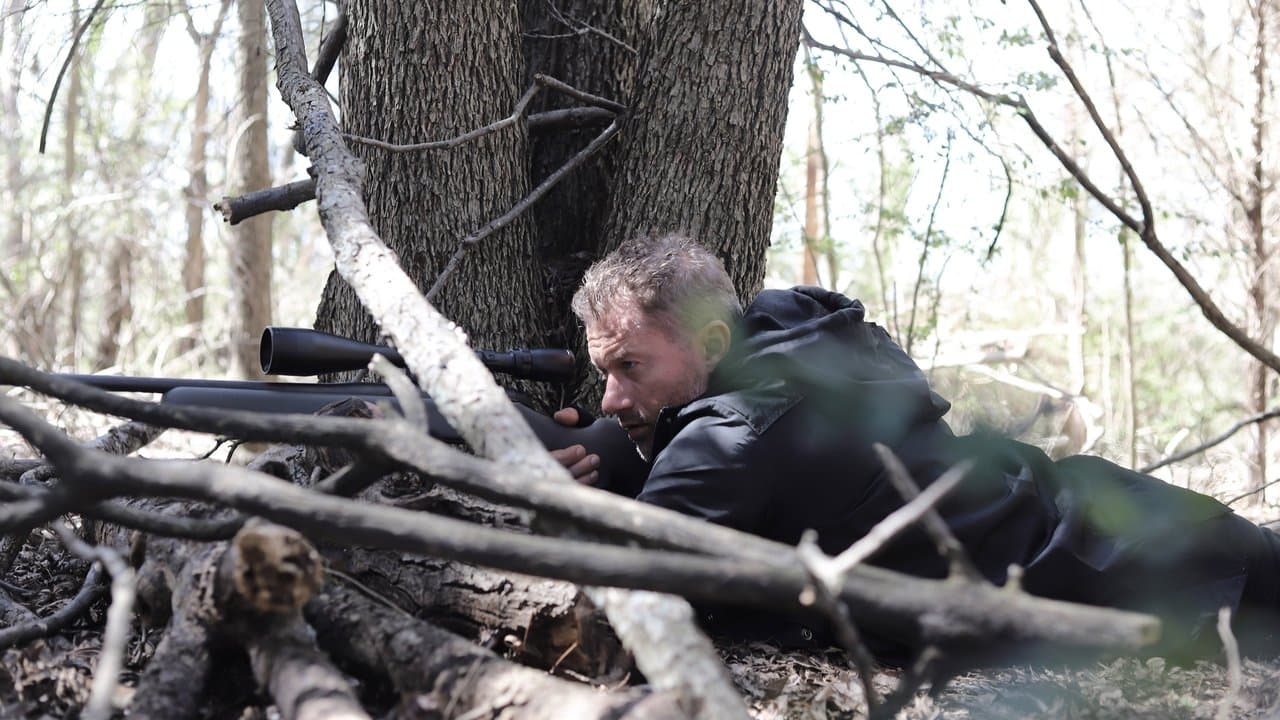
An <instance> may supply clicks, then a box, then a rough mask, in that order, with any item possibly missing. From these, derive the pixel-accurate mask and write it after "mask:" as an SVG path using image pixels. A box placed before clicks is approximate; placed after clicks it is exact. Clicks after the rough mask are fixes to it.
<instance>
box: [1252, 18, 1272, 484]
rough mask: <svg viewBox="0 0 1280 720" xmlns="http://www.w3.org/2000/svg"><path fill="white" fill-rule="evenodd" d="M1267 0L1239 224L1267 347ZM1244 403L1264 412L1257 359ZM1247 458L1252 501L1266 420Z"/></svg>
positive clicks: (1262, 462) (1263, 467)
mask: <svg viewBox="0 0 1280 720" xmlns="http://www.w3.org/2000/svg"><path fill="white" fill-rule="evenodd" d="M1270 1H1271V0H1255V3H1254V5H1253V8H1252V10H1253V20H1254V23H1255V24H1256V31H1257V35H1256V38H1255V43H1254V65H1253V77H1252V79H1253V85H1254V87H1253V90H1254V106H1253V117H1252V118H1251V123H1252V125H1253V146H1252V149H1253V157H1252V158H1250V166H1251V167H1250V174H1249V178H1248V181H1247V184H1248V187H1249V194H1248V198H1249V200H1248V202H1249V204H1248V206H1247V207H1246V208H1245V225H1246V232H1247V233H1248V242H1249V248H1250V250H1251V258H1250V259H1251V260H1252V265H1253V267H1252V270H1253V272H1252V277H1251V283H1250V287H1249V300H1250V310H1251V311H1252V315H1253V319H1254V323H1255V325H1256V327H1255V332H1256V335H1255V337H1257V338H1258V342H1260V343H1262V344H1263V345H1265V346H1267V347H1270V346H1271V344H1272V341H1273V337H1274V335H1275V323H1274V320H1273V317H1272V316H1273V314H1274V312H1275V309H1274V308H1273V307H1272V303H1273V298H1272V295H1273V288H1272V284H1273V283H1272V279H1271V278H1272V275H1273V272H1274V270H1273V269H1272V267H1271V263H1272V257H1271V255H1272V252H1273V251H1272V248H1271V246H1270V239H1269V238H1268V233H1267V225H1266V221H1265V220H1264V218H1265V217H1266V207H1265V206H1266V203H1267V200H1268V195H1269V194H1270V181H1269V179H1268V173H1267V166H1266V158H1265V157H1264V155H1263V153H1264V152H1265V150H1266V147H1267V129H1268V116H1267V111H1268V110H1267V106H1268V100H1269V99H1270V94H1271V93H1270V86H1269V85H1268V77H1267V53H1268V52H1269V51H1270V47H1269V45H1270V43H1269V42H1268V39H1267V25H1268V22H1269V15H1270V13H1269V11H1270V7H1269V5H1270ZM1250 365H1252V367H1251V368H1250V376H1251V377H1250V387H1249V405H1250V408H1249V409H1250V411H1251V414H1257V413H1263V412H1266V411H1267V405H1268V403H1269V401H1270V392H1269V389H1270V382H1271V376H1272V373H1273V371H1272V369H1271V368H1269V367H1267V366H1266V365H1265V364H1263V363H1262V362H1259V361H1255V362H1251V363H1250ZM1253 433H1254V438H1253V457H1252V462H1250V463H1249V480H1250V483H1249V485H1250V489H1252V490H1254V491H1255V492H1256V494H1255V495H1254V496H1253V502H1257V503H1261V502H1263V499H1264V498H1263V492H1262V490H1263V488H1264V487H1265V486H1266V484H1267V466H1268V463H1269V460H1270V459H1269V457H1268V450H1267V440H1268V427H1267V423H1265V422H1260V423H1257V424H1256V425H1254V431H1253Z"/></svg>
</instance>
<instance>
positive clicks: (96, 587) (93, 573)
mask: <svg viewBox="0 0 1280 720" xmlns="http://www.w3.org/2000/svg"><path fill="white" fill-rule="evenodd" d="M103 572H104V571H103V569H102V567H101V566H100V565H94V566H93V567H91V568H89V574H88V575H85V578H84V583H83V584H82V585H81V586H80V591H79V592H78V593H76V596H75V597H73V598H71V602H68V603H67V604H66V605H63V606H62V607H60V608H58V610H57V612H55V613H53V614H52V615H50V616H49V617H45V618H40V619H39V620H37V621H35V622H32V623H28V624H25V625H14V626H12V627H7V628H0V650H5V649H7V648H11V647H13V646H14V645H18V644H21V643H25V642H28V641H31V640H35V639H36V638H42V637H49V636H50V635H52V634H54V633H56V632H58V631H60V630H62V628H64V627H66V626H68V625H70V624H71V623H72V622H73V621H74V620H76V618H79V617H80V616H81V615H83V614H84V613H86V612H88V611H89V606H90V605H92V604H93V603H94V601H95V600H97V599H98V598H99V597H100V596H101V595H102V593H103V591H104V590H105V589H106V587H105V586H104V585H103V584H102V575H103Z"/></svg>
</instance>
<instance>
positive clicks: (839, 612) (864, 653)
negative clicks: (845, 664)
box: [796, 530, 880, 713]
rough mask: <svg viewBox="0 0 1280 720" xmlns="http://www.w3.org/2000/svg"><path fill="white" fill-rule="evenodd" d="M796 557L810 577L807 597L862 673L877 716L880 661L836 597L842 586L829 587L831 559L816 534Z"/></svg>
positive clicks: (807, 533)
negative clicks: (869, 648)
mask: <svg viewBox="0 0 1280 720" xmlns="http://www.w3.org/2000/svg"><path fill="white" fill-rule="evenodd" d="M796 557H798V558H799V559H800V564H801V565H802V566H803V567H804V569H805V572H806V573H807V574H808V575H809V587H807V588H806V592H811V593H812V595H811V596H806V597H810V598H811V599H812V600H813V601H814V602H815V604H817V606H818V609H819V610H821V611H822V613H823V615H825V616H826V617H827V619H828V620H830V621H831V625H832V627H834V628H835V631H836V639H837V640H839V641H840V645H841V646H842V647H843V648H844V651H845V654H846V655H848V656H849V661H850V662H852V663H853V666H854V668H855V669H856V670H857V672H858V679H859V680H861V681H862V692H863V694H865V695H866V697H867V709H868V711H869V712H872V713H874V712H875V710H876V708H877V707H879V705H880V696H879V694H878V693H876V688H875V684H874V683H873V682H872V680H873V678H875V673H876V662H875V659H874V658H872V657H871V651H870V650H868V649H867V646H866V645H864V644H863V643H862V637H861V635H860V634H859V633H858V628H857V626H856V625H854V624H853V619H852V618H850V617H849V606H848V605H845V604H844V603H843V602H841V601H840V600H839V599H838V598H836V596H835V594H834V591H833V588H834V587H839V586H838V584H837V585H829V584H828V581H827V579H826V577H825V574H824V570H825V569H826V566H827V563H828V562H829V560H828V558H827V556H826V555H825V554H823V552H822V549H821V548H819V547H818V541H817V533H816V532H814V531H813V530H806V531H805V533H804V535H803V536H802V537H801V538H800V544H799V545H798V546H796Z"/></svg>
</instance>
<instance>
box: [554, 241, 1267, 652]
mask: <svg viewBox="0 0 1280 720" xmlns="http://www.w3.org/2000/svg"><path fill="white" fill-rule="evenodd" d="M573 309H574V312H575V313H576V314H577V315H578V317H579V318H580V319H581V321H582V323H583V325H584V326H585V329H586V335H587V346H588V350H589V352H590V355H591V361H592V363H594V365H595V366H596V367H597V368H598V369H599V370H600V372H601V373H602V374H603V376H604V380H605V390H604V397H603V399H602V401H601V410H602V411H603V412H604V413H606V414H609V415H613V416H615V417H616V418H617V419H618V422H619V423H621V425H622V426H623V428H624V429H626V431H627V433H628V435H629V436H630V437H631V439H632V440H633V441H634V442H635V444H636V448H637V450H639V452H640V454H641V455H642V456H643V457H644V458H645V460H646V461H647V462H648V463H649V473H648V477H647V478H646V479H645V480H644V482H643V485H641V486H639V487H608V488H606V489H608V490H612V491H615V492H619V493H623V494H626V495H629V496H632V497H636V498H637V499H639V500H641V501H644V502H649V503H653V504H655V505H660V506H662V507H665V508H669V509H672V510H678V511H680V512H683V513H687V514H690V515H695V516H698V517H702V518H705V519H707V520H710V521H711V522H715V523H719V524H721V525H727V526H729V527H733V528H736V529H739V530H743V531H746V532H750V533H754V534H757V535H761V536H764V537H766V538H769V539H772V540H777V541H779V542H783V543H788V544H796V543H797V542H798V541H799V540H800V537H801V534H802V533H803V532H804V531H805V530H806V529H810V528H812V529H814V530H816V531H817V537H818V543H819V545H821V547H822V548H823V550H824V551H826V552H827V553H829V554H836V553H838V552H840V551H841V550H843V549H845V548H846V547H848V546H849V545H851V544H852V543H853V542H855V541H856V540H858V539H859V538H860V537H862V536H863V535H864V534H865V533H866V532H867V531H868V530H869V529H870V528H871V527H873V526H874V525H875V524H876V523H877V522H879V521H880V520H882V519H884V517H885V516H886V515H888V514H889V513H890V512H892V511H894V510H895V509H897V508H898V507H900V506H901V505H902V498H901V496H900V495H899V494H898V492H897V491H896V490H895V489H894V487H893V484H892V483H891V482H890V481H889V479H888V477H887V473H886V470H885V467H884V465H883V463H882V462H881V460H880V459H879V457H878V456H877V454H876V452H875V451H874V449H873V445H874V444H875V443H881V444H884V445H886V446H887V447H889V448H890V449H891V450H892V451H893V452H894V453H895V454H896V455H897V456H898V457H899V458H900V459H901V460H902V461H903V463H904V464H905V465H906V467H907V469H908V470H909V472H910V473H911V475H912V477H913V478H914V479H915V481H916V483H917V484H918V485H920V486H921V487H925V486H927V485H929V484H930V483H932V482H933V481H934V480H935V479H936V478H938V477H939V476H940V475H941V474H942V473H943V472H945V471H946V470H948V469H949V468H951V467H953V466H955V465H956V464H958V463H960V462H962V461H966V460H969V461H973V462H974V463H975V464H974V467H973V470H972V471H971V472H970V473H969V474H968V475H967V476H966V478H965V480H964V481H963V482H962V483H961V484H960V485H959V486H958V487H957V488H956V489H955V490H954V491H952V493H951V494H950V495H949V496H948V498H947V499H945V500H944V501H943V502H942V503H941V504H940V505H939V506H938V510H939V512H941V514H942V515H943V517H944V519H945V520H946V522H947V524H948V525H949V526H950V527H951V529H952V531H953V532H954V533H955V535H956V536H957V537H958V538H959V540H960V541H961V542H962V543H963V544H964V546H965V548H966V549H967V551H968V553H969V555H970V556H971V558H972V560H973V562H974V563H975V565H976V566H977V567H978V569H979V570H980V571H981V572H982V573H983V574H984V575H985V576H986V577H987V578H988V579H989V580H991V581H992V582H994V583H997V584H1003V583H1004V582H1005V580H1006V577H1007V574H1008V572H1009V568H1010V566H1012V565H1017V566H1019V567H1021V568H1023V570H1024V574H1023V578H1022V585H1023V587H1024V589H1026V590H1027V591H1028V592H1031V593H1033V594H1037V595H1042V596H1046V597H1051V598H1057V599H1061V600H1068V601H1073V602H1081V603H1089V604H1095V605H1108V606H1114V607H1121V608H1127V609H1135V610H1142V611H1146V612H1153V613H1156V614H1158V615H1160V616H1161V617H1162V618H1163V619H1164V621H1165V643H1164V645H1163V646H1162V647H1161V648H1159V650H1160V651H1163V652H1170V651H1175V652H1177V651H1195V652H1204V651H1206V650H1208V649H1210V648H1211V647H1212V646H1213V643H1214V642H1215V640H1216V632H1215V630H1214V624H1213V620H1214V619H1215V618H1216V615H1217V611H1218V608H1219V607H1222V606H1229V607H1231V608H1232V609H1233V610H1235V617H1236V618H1237V626H1238V633H1237V634H1239V635H1241V637H1242V640H1244V641H1245V642H1246V644H1248V645H1250V646H1251V649H1253V650H1265V649H1275V648H1276V647H1277V644H1278V643H1280V587H1278V585H1280V583H1278V581H1280V538H1278V537H1277V536H1276V535H1275V534H1274V533H1272V532H1270V531H1268V530H1265V529H1261V528H1258V527H1256V526H1254V525H1253V524H1251V523H1249V522H1247V521H1245V520H1244V519H1242V518H1240V517H1238V516H1236V515H1235V514H1233V513H1232V512H1231V511H1230V510H1229V509H1228V508H1227V507H1226V506H1224V505H1222V504H1221V503H1219V502H1217V501H1215V500H1213V499H1212V498H1209V497H1206V496H1204V495H1199V494H1197V493H1193V492H1190V491H1187V490H1184V489H1181V488H1178V487H1174V486H1171V485H1168V484H1166V483H1163V482H1161V481H1160V480H1157V479H1155V478H1152V477H1149V476H1146V475H1141V474H1138V473H1135V472H1132V471H1130V470H1127V469H1124V468H1122V467H1119V466H1117V465H1115V464H1113V463H1110V462H1108V461H1106V460H1102V459H1100V458H1096V457H1088V456H1073V457H1068V458H1065V459H1062V460H1059V461H1057V462H1054V461H1052V460H1050V459H1049V458H1048V457H1047V456H1046V455H1045V454H1044V453H1043V452H1041V451H1040V450H1039V449H1037V448H1034V447H1032V446H1029V445H1025V444H1022V443H1018V442H1015V441H1012V440H1008V439H1005V438H999V437H991V436H984V435H973V436H967V437H957V436H955V435H954V434H953V433H952V432H951V430H950V428H949V427H948V426H947V424H946V422H945V421H944V420H943V416H944V415H945V414H946V412H947V410H948V409H949V408H950V404H949V403H948V402H947V401H946V400H944V399H943V398H941V397H940V396H938V395H937V394H936V393H935V392H933V391H932V390H931V389H930V387H929V384H928V382H927V380H926V379H925V377H924V374H923V373H922V372H921V371H920V369H919V368H918V367H917V366H916V365H915V363H914V362H913V361H912V360H911V359H910V358H909V357H908V356H907V355H906V353H904V352H903V351H902V349H901V348H899V347H898V345H897V344H895V343H894V342H893V341H892V340H891V339H890V338H889V336H888V334H887V333H886V332H885V331H884V330H883V329H882V328H880V327H878V326H877V325H875V324H872V323H868V322H866V321H865V319H864V315H865V311H864V308H863V306H862V304H861V303H859V302H858V301H856V300H850V299H848V298H846V297H844V296H842V295H839V294H837V293H833V292H828V291H826V290H822V289H819V288H812V287H800V288H794V289H791V290H766V291H764V292H761V293H760V294H759V296H758V297H757V298H756V299H755V301H754V302H752V303H751V305H750V307H748V308H747V309H746V311H745V312H744V311H743V310H742V308H741V305H740V304H739V302H738V299H737V296H736V294H735V292H734V288H733V284H732V282H731V281H730V279H729V277H728V275H727V274H726V272H725V271H724V268H723V266H722V265H721V264H720V262H719V260H717V259H716V258H715V256H713V255H712V254H711V253H710V252H708V251H707V250H705V249H703V248H702V247H701V246H699V245H698V244H697V243H696V242H694V241H693V240H691V239H689V238H686V237H683V236H680V235H667V236H658V237H651V238H643V239H639V240H636V241H633V242H630V243H627V244H624V245H623V246H622V247H620V248H619V249H618V250H617V251H615V252H614V253H612V254H611V255H609V256H608V257H606V258H604V259H603V260H601V261H600V262H598V263H596V264H595V265H594V266H592V267H591V268H590V269H589V270H588V271H587V273H586V276H585V278H584V280H583V285H582V287H581V289H580V290H579V291H578V293H577V294H576V295H575V297H574V300H573ZM575 415H576V411H574V410H563V411H561V412H560V413H558V414H557V419H559V420H561V421H562V422H565V423H572V422H573V421H574V420H575V419H576V417H575ZM555 455H556V456H557V458H558V459H559V460H560V461H561V462H562V463H563V464H564V465H565V466H566V467H569V468H570V470H571V472H573V474H574V475H575V477H578V478H579V479H580V480H581V481H584V482H589V483H590V482H594V481H595V480H596V475H595V472H594V470H595V468H596V467H597V466H598V462H599V458H596V457H595V456H589V455H587V454H586V453H585V451H583V450H582V448H580V447H573V448H567V449H564V450H560V451H557V452H556V453H555ZM871 562H872V563H873V564H877V565H880V566H883V567H886V568H890V569H893V570H898V571H902V572H907V573H912V574H915V575H920V576H925V577H935V578H940V577H944V576H945V575H946V572H947V565H946V563H945V561H944V560H943V559H942V558H941V557H939V556H938V554H937V552H936V551H935V550H934V547H933V545H932V543H931V542H930V541H929V540H928V538H927V537H926V536H925V535H924V533H923V532H921V531H919V530H915V531H912V532H910V533H908V534H906V535H905V536H903V537H902V538H900V539H898V540H896V541H894V542H893V543H891V544H890V545H889V546H888V547H886V548H885V549H884V550H882V551H881V552H880V554H879V555H877V556H876V557H875V558H873V559H872V561H871ZM758 620H759V618H757V620H756V621H753V624H755V625H756V628H755V629H762V628H763V629H764V630H765V631H767V632H771V633H779V632H787V631H783V630H781V628H783V627H784V624H770V623H768V622H764V623H761V622H758ZM1246 626H1247V628H1248V630H1247V632H1243V630H1244V627H1246ZM785 627H792V626H791V625H789V624H788V625H785ZM801 636H802V637H805V638H808V637H811V636H812V630H811V629H810V628H801ZM882 647H884V646H882Z"/></svg>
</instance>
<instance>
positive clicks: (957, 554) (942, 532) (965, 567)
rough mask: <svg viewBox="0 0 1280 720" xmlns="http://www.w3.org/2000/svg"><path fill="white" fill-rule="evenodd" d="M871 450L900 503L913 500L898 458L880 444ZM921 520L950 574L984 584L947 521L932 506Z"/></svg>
mask: <svg viewBox="0 0 1280 720" xmlns="http://www.w3.org/2000/svg"><path fill="white" fill-rule="evenodd" d="M872 448H873V449H874V450H875V451H876V455H879V456H880V461H881V462H882V463H884V467H885V469H886V470H887V471H888V473H889V481H890V482H892V483H893V486H894V487H895V488H897V489H898V494H900V495H902V499H903V501H904V502H910V501H912V500H915V499H916V497H918V496H919V495H920V488H919V487H917V486H916V483H915V481H914V480H912V479H911V473H909V472H908V471H907V468H906V466H905V465H903V464H902V461H901V460H899V459H898V456H897V455H894V454H893V451H892V450H890V449H889V448H887V447H885V446H884V445H882V444H881V443H875V444H874V445H873V446H872ZM923 520H924V523H923V527H924V530H925V532H927V533H929V536H930V537H932V538H933V542H934V544H935V545H937V547H938V554H939V555H942V556H943V557H945V558H946V559H947V562H948V563H949V564H950V566H951V575H952V576H953V577H963V578H965V579H966V580H971V581H973V582H978V583H985V582H986V580H985V579H984V578H983V576H982V573H980V572H978V568H977V567H975V566H974V564H973V561H972V560H970V559H969V554H968V553H966V552H965V550H964V546H963V545H961V544H960V541H959V540H957V539H956V536H955V535H954V534H952V532H951V528H949V527H947V522H946V521H945V520H943V519H942V516H941V515H939V514H938V511H937V510H936V509H934V508H933V507H928V508H926V509H925V511H924V515H923Z"/></svg>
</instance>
